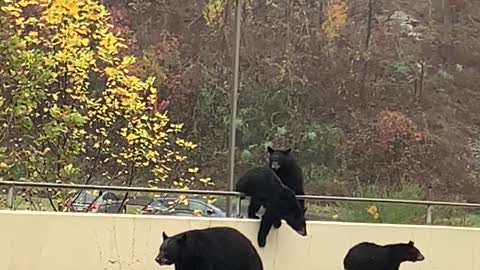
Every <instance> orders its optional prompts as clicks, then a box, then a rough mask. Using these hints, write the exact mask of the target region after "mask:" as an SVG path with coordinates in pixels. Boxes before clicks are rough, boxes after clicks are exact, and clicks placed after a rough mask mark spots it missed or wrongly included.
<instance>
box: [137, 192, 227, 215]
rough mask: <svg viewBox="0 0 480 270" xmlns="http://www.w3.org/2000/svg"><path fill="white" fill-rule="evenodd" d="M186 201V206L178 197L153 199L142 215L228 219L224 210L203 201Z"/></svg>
mask: <svg viewBox="0 0 480 270" xmlns="http://www.w3.org/2000/svg"><path fill="white" fill-rule="evenodd" d="M185 201H186V204H185V203H184V202H178V198H176V197H169V198H163V199H153V200H151V201H150V202H149V203H148V204H147V205H146V206H145V207H144V208H143V209H142V214H144V215H172V216H207V217H226V213H225V212H224V211H223V210H222V209H220V208H218V207H216V206H214V205H212V204H209V203H208V202H205V201H203V200H198V199H186V200H185Z"/></svg>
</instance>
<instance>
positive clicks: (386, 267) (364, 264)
mask: <svg viewBox="0 0 480 270" xmlns="http://www.w3.org/2000/svg"><path fill="white" fill-rule="evenodd" d="M424 259H425V257H424V256H423V255H422V253H421V252H420V251H419V250H418V249H417V248H416V247H415V244H414V242H413V241H410V242H408V243H406V244H404V243H399V244H390V245H385V246H380V245H377V244H375V243H370V242H362V243H360V244H357V245H355V246H353V247H352V248H351V249H350V250H349V251H348V253H347V255H346V256H345V259H344V260H343V266H344V269H345V270H398V269H399V268H400V264H401V263H403V262H407V261H409V262H419V261H423V260H424Z"/></svg>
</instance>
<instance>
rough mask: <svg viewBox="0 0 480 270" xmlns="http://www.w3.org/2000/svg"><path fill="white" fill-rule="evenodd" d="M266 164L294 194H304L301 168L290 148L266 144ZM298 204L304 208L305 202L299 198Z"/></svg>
mask: <svg viewBox="0 0 480 270" xmlns="http://www.w3.org/2000/svg"><path fill="white" fill-rule="evenodd" d="M267 150H268V154H269V156H268V166H269V167H270V168H271V169H272V170H273V171H274V172H275V173H276V174H277V176H278V177H279V178H280V179H281V180H282V183H283V184H284V185H286V186H287V187H289V188H290V189H291V190H293V192H295V194H296V195H305V188H304V175H303V171H302V168H301V167H300V165H298V162H297V160H296V159H295V157H294V156H293V154H292V153H291V152H292V149H291V148H287V149H284V150H282V149H273V148H272V147H270V146H268V148H267ZM299 202H300V206H301V207H302V209H305V210H306V208H305V202H304V200H303V199H299Z"/></svg>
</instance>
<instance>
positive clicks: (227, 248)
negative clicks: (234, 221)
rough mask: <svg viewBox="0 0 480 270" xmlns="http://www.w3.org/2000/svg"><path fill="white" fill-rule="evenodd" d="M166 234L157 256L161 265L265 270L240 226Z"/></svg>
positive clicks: (184, 268) (183, 269) (186, 269)
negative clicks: (239, 228) (241, 231)
mask: <svg viewBox="0 0 480 270" xmlns="http://www.w3.org/2000/svg"><path fill="white" fill-rule="evenodd" d="M162 236H163V242H162V244H161V246H160V251H159V254H158V255H157V257H156V258H155V261H156V262H157V263H158V264H159V265H172V264H174V265H175V269H176V270H263V264H262V260H261V258H260V256H259V255H258V252H257V250H256V249H255V247H254V246H253V244H252V242H251V241H250V240H249V239H248V238H247V237H245V235H243V234H242V233H240V232H239V231H238V230H236V229H233V228H229V227H213V228H207V229H203V230H190V231H185V232H182V233H179V234H176V235H173V236H167V235H166V234H165V232H163V233H162Z"/></svg>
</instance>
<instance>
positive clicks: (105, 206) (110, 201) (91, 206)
mask: <svg viewBox="0 0 480 270" xmlns="http://www.w3.org/2000/svg"><path fill="white" fill-rule="evenodd" d="M122 200H123V199H122V198H119V197H118V196H117V195H116V194H115V193H113V192H110V191H105V192H102V191H100V192H99V194H98V195H95V194H92V193H91V192H88V191H86V190H82V191H79V192H77V193H75V194H73V195H72V197H70V198H69V199H68V200H67V202H66V203H65V208H66V211H68V212H92V213H119V212H120V213H125V212H126V210H127V208H126V205H124V206H122ZM120 208H122V210H121V211H119V209H120Z"/></svg>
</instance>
